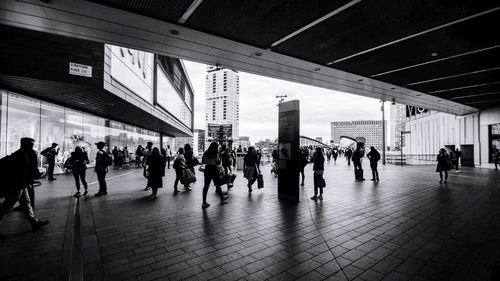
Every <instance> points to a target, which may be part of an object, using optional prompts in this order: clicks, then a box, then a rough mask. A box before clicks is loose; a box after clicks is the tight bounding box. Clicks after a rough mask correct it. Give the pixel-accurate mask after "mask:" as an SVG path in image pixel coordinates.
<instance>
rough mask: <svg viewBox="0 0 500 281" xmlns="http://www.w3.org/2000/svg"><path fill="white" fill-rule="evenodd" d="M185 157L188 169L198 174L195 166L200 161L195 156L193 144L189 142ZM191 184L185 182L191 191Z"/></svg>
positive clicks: (185, 186) (185, 147) (186, 145)
mask: <svg viewBox="0 0 500 281" xmlns="http://www.w3.org/2000/svg"><path fill="white" fill-rule="evenodd" d="M217 152H218V151H217ZM184 159H186V169H189V170H191V172H193V174H194V175H196V172H195V171H194V167H195V166H197V165H199V164H200V162H199V161H198V159H196V157H194V153H193V148H192V147H191V145H190V144H189V143H186V144H185V145H184ZM190 185H191V184H190V183H188V184H184V188H185V189H186V190H187V191H190V190H192V188H191V187H190Z"/></svg>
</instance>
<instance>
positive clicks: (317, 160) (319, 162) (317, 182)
mask: <svg viewBox="0 0 500 281" xmlns="http://www.w3.org/2000/svg"><path fill="white" fill-rule="evenodd" d="M311 162H312V163H313V173H314V174H313V179H314V196H313V197H311V199H312V200H314V201H316V200H318V199H319V200H323V187H325V185H326V184H325V179H324V178H323V172H324V170H325V157H324V156H323V151H321V148H320V147H316V150H315V152H314V154H313V156H312V159H311ZM318 189H319V196H318Z"/></svg>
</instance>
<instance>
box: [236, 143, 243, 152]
mask: <svg viewBox="0 0 500 281" xmlns="http://www.w3.org/2000/svg"><path fill="white" fill-rule="evenodd" d="M236 152H238V153H241V152H243V149H242V148H241V144H240V145H239V146H238V149H237V150H236Z"/></svg>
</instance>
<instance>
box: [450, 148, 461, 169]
mask: <svg viewBox="0 0 500 281" xmlns="http://www.w3.org/2000/svg"><path fill="white" fill-rule="evenodd" d="M453 155H454V158H452V159H451V162H452V164H453V166H454V167H455V170H456V171H457V173H460V172H462V171H461V170H460V168H459V167H458V166H459V163H460V158H461V157H462V152H461V151H460V150H458V148H457V149H455V151H454V153H453Z"/></svg>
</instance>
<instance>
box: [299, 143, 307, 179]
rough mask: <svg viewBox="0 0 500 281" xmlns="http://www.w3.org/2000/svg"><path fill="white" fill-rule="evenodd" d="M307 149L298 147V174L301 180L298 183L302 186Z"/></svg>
mask: <svg viewBox="0 0 500 281" xmlns="http://www.w3.org/2000/svg"><path fill="white" fill-rule="evenodd" d="M308 158H309V151H308V150H307V148H306V147H302V148H301V149H300V155H299V165H300V174H301V175H302V182H301V183H300V186H304V179H305V177H306V176H305V175H304V169H305V168H306V166H307V163H308V162H309V159H308Z"/></svg>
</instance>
